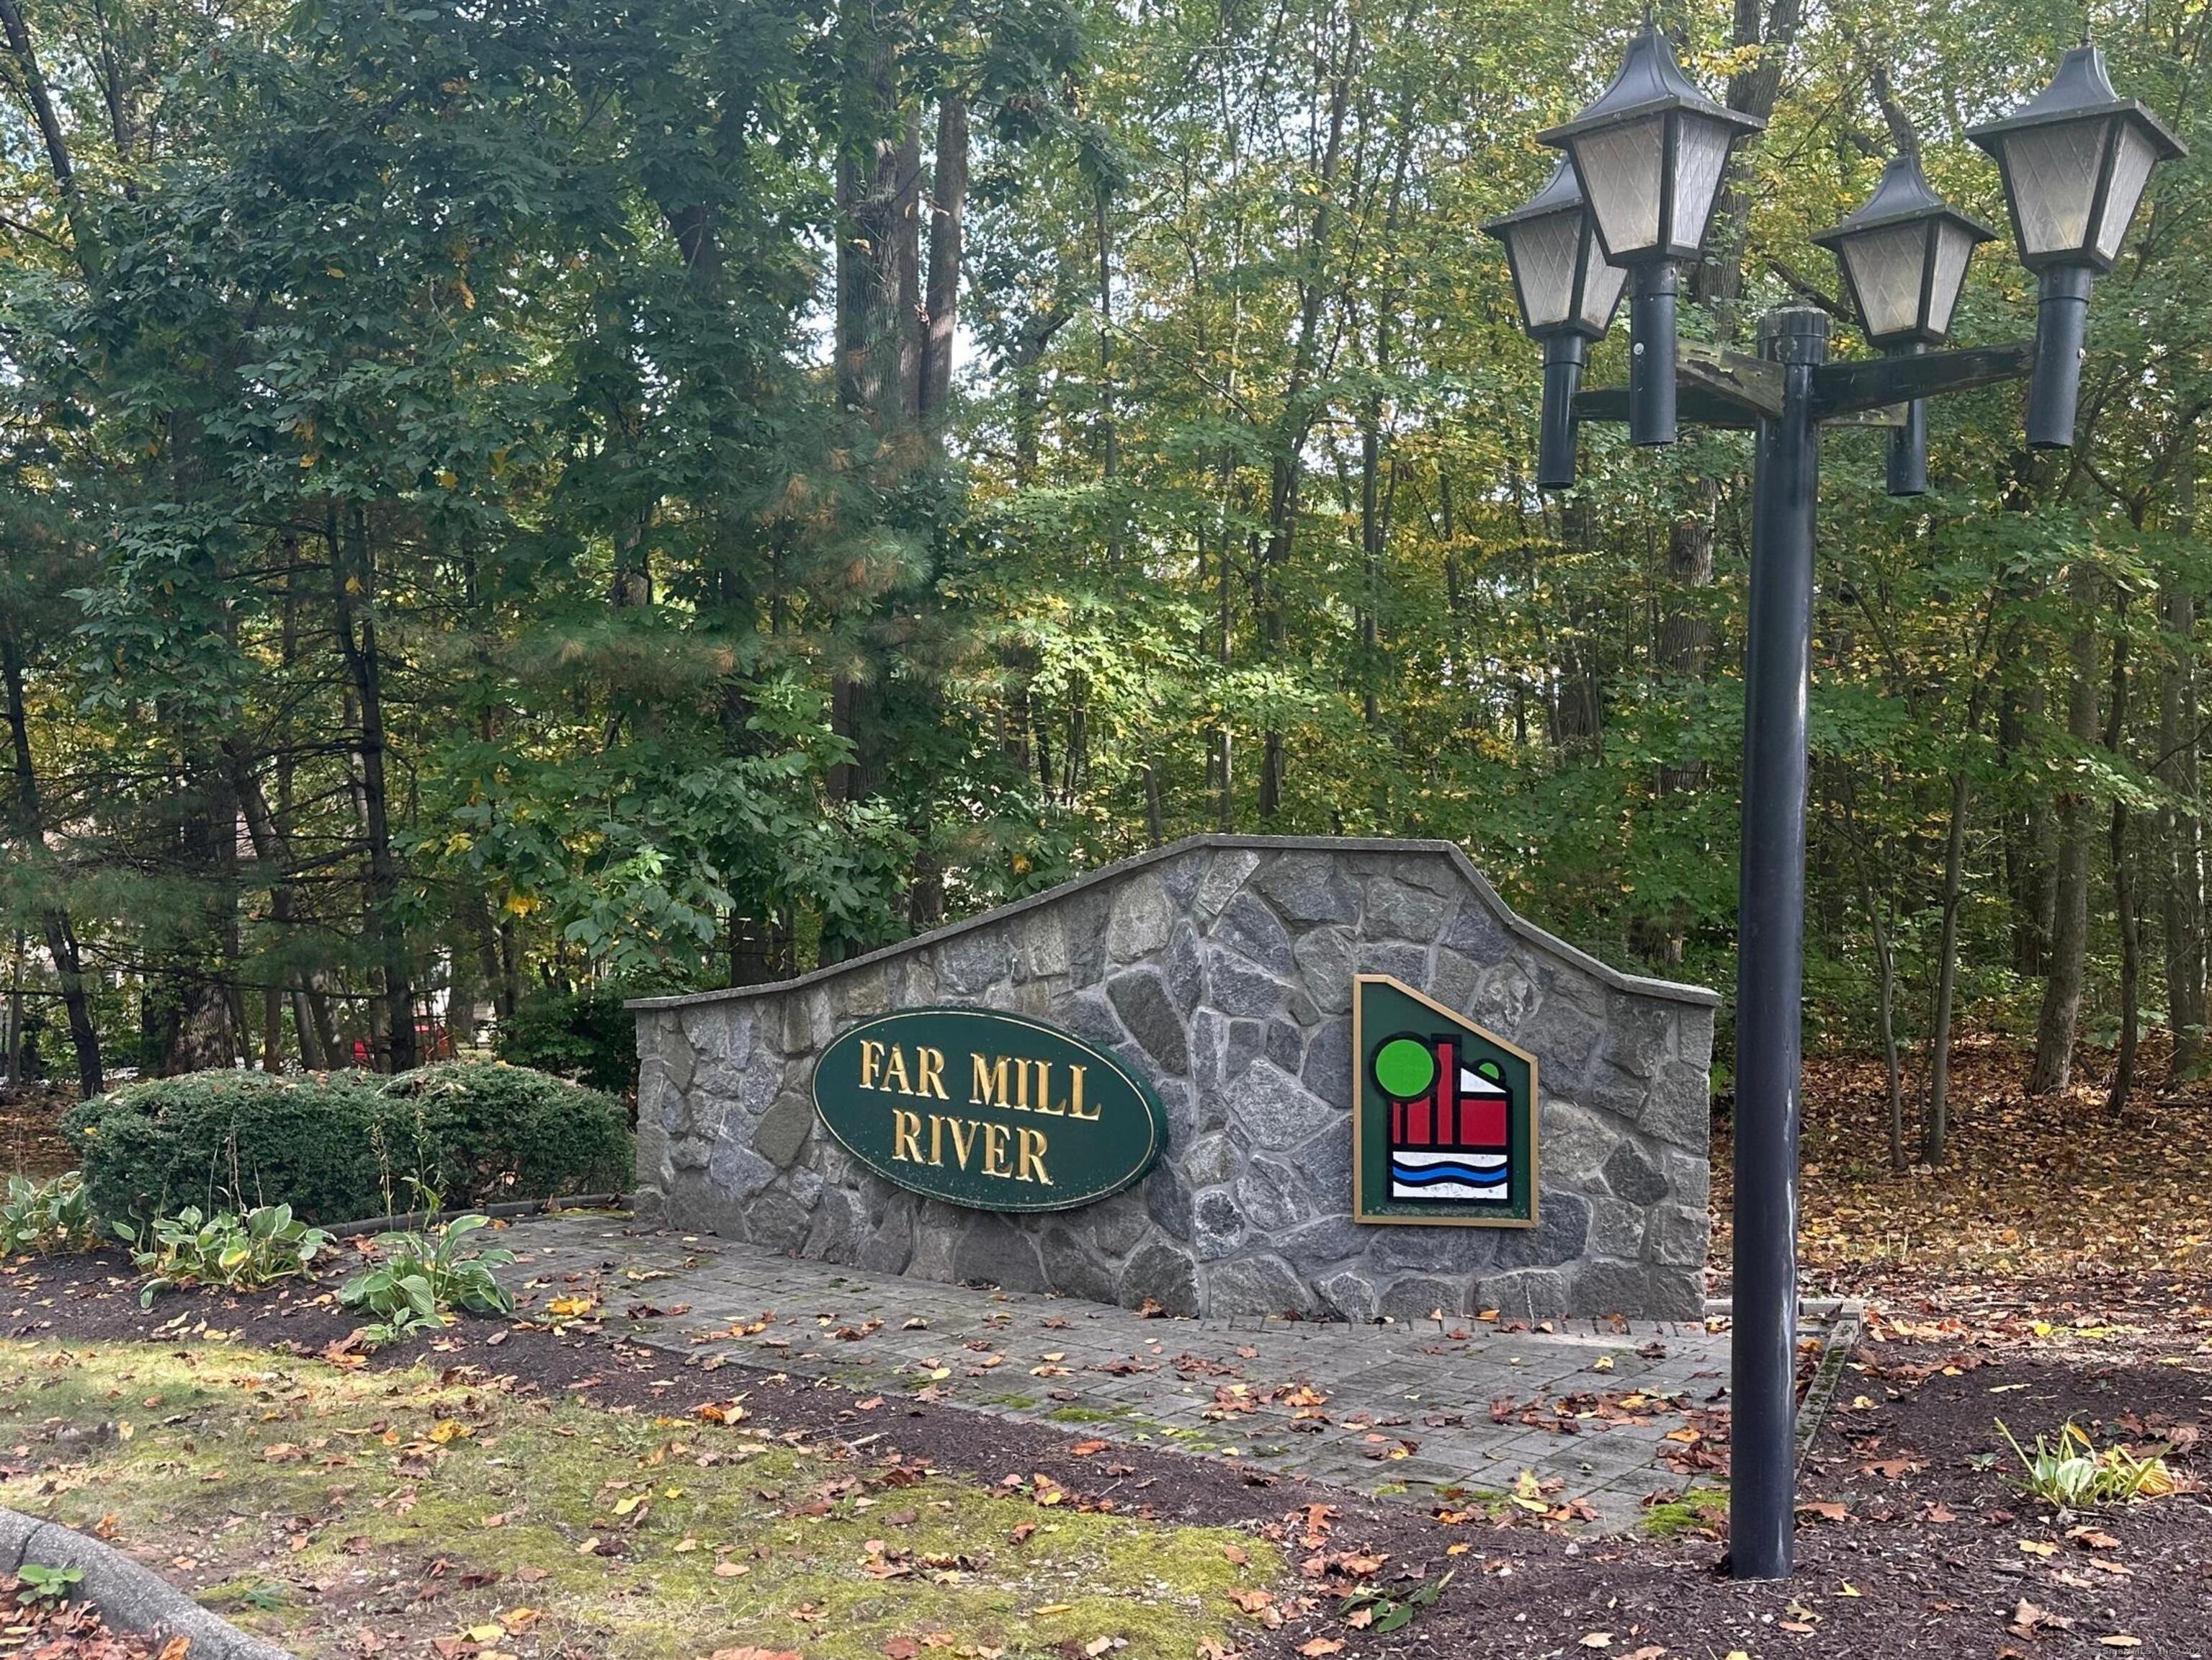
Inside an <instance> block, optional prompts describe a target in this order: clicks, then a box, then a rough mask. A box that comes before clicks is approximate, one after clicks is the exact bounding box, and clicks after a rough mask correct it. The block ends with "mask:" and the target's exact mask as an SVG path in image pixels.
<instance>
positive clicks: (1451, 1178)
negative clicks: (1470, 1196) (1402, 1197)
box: [1390, 1163, 1510, 1188]
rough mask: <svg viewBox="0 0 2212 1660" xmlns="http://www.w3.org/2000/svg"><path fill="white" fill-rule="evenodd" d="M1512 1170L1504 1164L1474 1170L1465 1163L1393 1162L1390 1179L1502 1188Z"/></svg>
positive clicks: (1412, 1183) (1424, 1184) (1417, 1184)
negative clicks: (1507, 1168)
mask: <svg viewBox="0 0 2212 1660" xmlns="http://www.w3.org/2000/svg"><path fill="white" fill-rule="evenodd" d="M1509 1175H1510V1172H1509V1171H1507V1170H1506V1169H1505V1167H1504V1165H1502V1164H1501V1165H1499V1166H1498V1168H1497V1169H1496V1170H1474V1169H1470V1168H1469V1167H1468V1166H1467V1165H1465V1164H1416V1165H1413V1166H1411V1167H1408V1166H1407V1165H1404V1164H1396V1163H1393V1164H1391V1166H1390V1179H1391V1180H1392V1181H1393V1182H1402V1183H1406V1184H1407V1185H1408V1186H1410V1187H1417V1188H1421V1187H1427V1186H1428V1185H1430V1184H1431V1183H1436V1182H1467V1183H1473V1184H1474V1186H1476V1187H1481V1188H1502V1187H1504V1185H1505V1183H1506V1180H1507V1177H1508V1176H1509Z"/></svg>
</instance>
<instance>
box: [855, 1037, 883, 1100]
mask: <svg viewBox="0 0 2212 1660" xmlns="http://www.w3.org/2000/svg"><path fill="white" fill-rule="evenodd" d="M883 1063H884V1046H883V1045H882V1044H881V1043H877V1042H876V1041H875V1040H874V1039H873V1038H869V1037H863V1038H862V1039H861V1040H860V1087H861V1088H862V1089H864V1090H872V1089H874V1088H875V1087H876V1068H877V1067H880V1066H882V1065H883Z"/></svg>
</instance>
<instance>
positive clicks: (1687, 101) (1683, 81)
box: [1536, 17, 1766, 145]
mask: <svg viewBox="0 0 2212 1660" xmlns="http://www.w3.org/2000/svg"><path fill="white" fill-rule="evenodd" d="M1668 110H1689V111H1692V112H1695V113H1697V114H1699V115H1702V116H1705V117H1706V118H1708V119H1711V120H1715V121H1719V122H1722V123H1723V124H1725V125H1729V126H1731V127H1734V128H1735V129H1736V130H1737V131H1738V132H1740V133H1751V132H1757V131H1760V130H1761V129H1762V128H1764V127H1765V125H1766V123H1765V122H1764V121H1762V120H1760V119H1759V118H1758V117H1757V116H1755V115H1746V114H1744V113H1743V112H1741V110H1732V109H1730V108H1729V107H1728V106H1726V105H1725V104H1718V103H1716V102H1714V101H1713V100H1711V99H1710V98H1708V97H1706V96H1705V94H1704V93H1702V92H1700V91H1699V90H1698V88H1697V85H1696V83H1695V82H1692V80H1691V79H1690V77H1689V76H1686V75H1685V74H1683V73H1682V70H1681V66H1680V64H1677V63H1676V62H1675V61H1674V47H1673V46H1672V45H1670V44H1669V43H1668V40H1667V37H1666V36H1665V35H1663V34H1662V33H1660V32H1659V27H1658V25H1657V24H1656V23H1654V22H1653V21H1651V20H1650V18H1649V17H1646V18H1645V19H1644V28H1643V31H1642V32H1641V33H1638V35H1637V36H1636V38H1635V39H1633V40H1631V41H1630V42H1629V43H1628V56H1627V57H1626V58H1623V59H1622V60H1621V64H1620V74H1618V75H1616V76H1613V84H1612V85H1611V86H1609V87H1607V88H1606V89H1605V90H1604V91H1603V92H1601V93H1600V94H1598V95H1597V97H1596V99H1595V100H1594V101H1593V102H1592V103H1591V104H1590V105H1589V106H1588V107H1587V108H1585V109H1584V110H1583V112H1582V113H1581V114H1579V115H1577V116H1576V117H1575V118H1574V119H1572V120H1571V121H1564V122H1561V123H1560V124H1559V125H1558V126H1555V127H1548V128H1547V129H1546V130H1545V131H1542V132H1540V133H1538V134H1537V135H1536V138H1537V141H1538V142H1539V143H1546V144H1553V145H1565V144H1567V143H1571V141H1572V140H1574V139H1576V138H1578V137H1581V136H1582V135H1583V134H1584V133H1586V132H1593V131H1597V130H1599V129H1600V128H1603V127H1610V126H1616V125H1620V123H1622V122H1626V121H1634V120H1638V119H1642V118H1644V117H1645V116H1649V115H1656V114H1661V113H1663V112H1666V111H1668Z"/></svg>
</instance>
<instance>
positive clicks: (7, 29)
mask: <svg viewBox="0 0 2212 1660" xmlns="http://www.w3.org/2000/svg"><path fill="white" fill-rule="evenodd" d="M0 32H4V33H5V34H6V36H7V40H8V50H9V52H13V53H14V54H15V73H16V76H17V79H18V80H19V82H21V86H22V88H23V93H24V96H25V98H26V99H27V101H28V102H29V104H30V106H31V116H32V119H33V122H35V124H36V125H37V126H38V129H39V142H40V144H42V145H43V146H44V147H45V149H46V167H47V169H48V170H49V171H50V172H51V173H52V174H53V179H54V188H55V189H56V190H57V191H58V192H59V193H60V195H61V198H62V214H63V216H64V218H66V219H67V220H68V221H69V227H70V240H71V241H72V242H74V243H75V244H76V259H77V265H78V268H79V269H80V270H81V271H82V272H83V273H84V275H85V276H86V277H88V278H89V277H93V276H94V274H95V273H96V272H97V271H99V270H100V265H101V264H102V260H101V257H100V244H99V241H98V240H97V238H96V237H95V235H94V232H93V228H92V222H91V219H90V217H89V216H88V214H87V213H86V211H85V205H84V197H83V193H82V192H81V191H80V190H79V189H78V188H77V182H76V167H75V166H74V165H72V163H71V161H70V149H69V141H68V139H67V138H65V137H64V136H63V133H62V125H61V120H60V118H59V116H58V113H57V112H56V111H55V108H54V98H53V93H52V88H50V87H49V86H48V85H47V82H46V71H45V70H43V69H41V68H40V64H39V54H38V52H37V51H36V50H35V49H34V48H33V45H32V42H31V32H30V30H29V29H28V28H27V27H26V26H25V24H24V21H23V13H22V10H21V8H20V7H19V6H18V5H17V4H16V3H15V0H0Z"/></svg>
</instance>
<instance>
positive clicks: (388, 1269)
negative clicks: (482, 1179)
mask: <svg viewBox="0 0 2212 1660" xmlns="http://www.w3.org/2000/svg"><path fill="white" fill-rule="evenodd" d="M489 1225H490V1218H489V1217H485V1216H477V1215H468V1216H456V1217H455V1218H453V1220H452V1221H450V1222H448V1223H447V1224H446V1225H444V1226H443V1227H442V1228H439V1229H437V1230H436V1231H435V1232H430V1233H386V1234H380V1235H378V1236H377V1237H376V1239H375V1241H374V1249H375V1252H376V1262H375V1264H374V1266H373V1267H371V1268H368V1269H366V1270H365V1271H363V1272H362V1273H360V1274H356V1275H355V1276H354V1277H353V1278H352V1279H351V1280H348V1281H347V1282H346V1283H345V1285H344V1286H343V1288H342V1289H341V1290H340V1291H339V1292H338V1301H339V1302H341V1303H343V1304H345V1305H346V1307H348V1308H349V1309H355V1310H359V1311H360V1312H362V1313H363V1314H367V1315H371V1316H374V1322H373V1323H371V1324H369V1325H367V1326H364V1327H362V1331H361V1337H362V1341H363V1342H365V1343H367V1344H368V1345H369V1346H371V1347H374V1346H376V1345H378V1344H380V1343H388V1342H390V1341H392V1339H394V1338H395V1337H404V1336H405V1335H407V1334H408V1333H410V1332H413V1331H421V1330H424V1329H428V1328H431V1327H436V1326H444V1325H449V1324H451V1323H453V1319H454V1318H455V1317H456V1316H459V1315H463V1314H512V1313H513V1311H514V1298H513V1297H511V1296H509V1295H508V1293H507V1287H506V1286H502V1285H501V1284H500V1283H499V1280H497V1279H496V1278H495V1276H494V1275H493V1274H492V1270H493V1269H494V1268H498V1267H501V1266H502V1265H504V1264H506V1263H508V1262H513V1260H514V1253H513V1251H511V1250H507V1249H506V1248H505V1247H503V1246H499V1245H486V1244H484V1243H483V1242H482V1241H480V1240H477V1239H476V1238H474V1237H473V1236H474V1235H475V1233H476V1232H477V1230H478V1229H480V1228H484V1227H488V1226H489Z"/></svg>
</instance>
